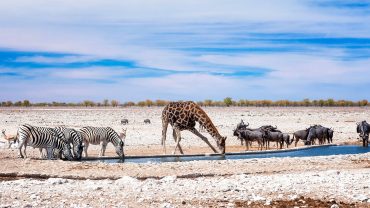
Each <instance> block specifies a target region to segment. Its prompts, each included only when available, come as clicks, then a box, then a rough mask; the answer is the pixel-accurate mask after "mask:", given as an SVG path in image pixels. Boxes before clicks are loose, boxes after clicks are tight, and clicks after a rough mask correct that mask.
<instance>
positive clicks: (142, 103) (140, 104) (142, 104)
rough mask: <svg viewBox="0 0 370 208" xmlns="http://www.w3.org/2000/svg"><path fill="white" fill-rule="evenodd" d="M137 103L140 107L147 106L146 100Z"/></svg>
mask: <svg viewBox="0 0 370 208" xmlns="http://www.w3.org/2000/svg"><path fill="white" fill-rule="evenodd" d="M137 105H138V106H140V107H144V106H146V102H145V101H139V102H138V103H137Z"/></svg>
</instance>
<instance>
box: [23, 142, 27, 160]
mask: <svg viewBox="0 0 370 208" xmlns="http://www.w3.org/2000/svg"><path fill="white" fill-rule="evenodd" d="M26 149H27V145H26V144H24V149H23V153H24V158H27V153H26Z"/></svg>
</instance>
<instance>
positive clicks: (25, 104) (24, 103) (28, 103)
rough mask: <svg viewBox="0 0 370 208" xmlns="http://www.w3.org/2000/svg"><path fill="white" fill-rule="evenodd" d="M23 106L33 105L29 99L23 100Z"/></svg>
mask: <svg viewBox="0 0 370 208" xmlns="http://www.w3.org/2000/svg"><path fill="white" fill-rule="evenodd" d="M22 105H23V106H25V107H29V106H30V105H31V103H30V101H29V100H23V104H22Z"/></svg>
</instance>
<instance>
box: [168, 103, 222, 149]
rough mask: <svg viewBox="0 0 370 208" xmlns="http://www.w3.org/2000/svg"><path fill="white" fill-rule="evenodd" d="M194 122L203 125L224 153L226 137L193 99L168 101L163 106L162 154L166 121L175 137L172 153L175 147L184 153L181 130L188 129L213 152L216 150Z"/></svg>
mask: <svg viewBox="0 0 370 208" xmlns="http://www.w3.org/2000/svg"><path fill="white" fill-rule="evenodd" d="M195 122H199V125H201V126H203V127H204V129H205V130H206V131H207V132H208V133H209V134H210V135H211V136H212V137H213V138H214V139H215V140H216V143H217V147H218V149H219V152H220V153H221V154H225V140H226V137H222V136H221V135H220V134H219V133H218V131H217V129H216V127H215V126H214V125H213V123H212V121H211V119H210V118H209V117H208V115H207V114H206V112H204V111H203V109H201V108H200V106H199V105H197V104H196V103H194V102H193V101H186V102H170V103H169V104H167V105H166V106H165V108H164V109H163V111H162V145H163V151H164V154H166V134H167V127H168V123H170V124H171V126H172V129H173V131H172V135H173V138H174V139H175V142H176V146H175V149H174V151H173V154H175V153H176V150H177V148H179V151H180V153H181V154H184V152H183V150H182V148H181V146H180V141H181V133H180V132H181V131H182V130H188V131H190V132H192V133H193V134H195V135H196V136H198V137H200V138H201V139H202V140H203V141H204V142H205V143H206V144H207V145H208V146H209V147H210V148H211V149H212V150H213V151H214V152H215V153H217V150H216V149H215V148H214V147H213V146H212V145H211V143H210V142H209V141H208V139H207V137H205V136H203V135H202V134H201V133H199V132H198V130H196V128H195Z"/></svg>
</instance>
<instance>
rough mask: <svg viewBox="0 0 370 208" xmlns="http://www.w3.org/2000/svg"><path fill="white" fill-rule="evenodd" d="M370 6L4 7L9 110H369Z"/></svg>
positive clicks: (231, 0)
mask: <svg viewBox="0 0 370 208" xmlns="http://www.w3.org/2000/svg"><path fill="white" fill-rule="evenodd" d="M369 22H370V1H356V0H353V1H343V0H339V1H334V0H333V1H330V0H323V1H316V0H312V1H310V0H280V1H263V2H262V1H258V0H250V1H247V0H202V1H196V0H186V1H185V0H178V1H172V0H152V1H147V0H130V1H128V0H122V1H121V0H120V1H119V0H105V1H103V0H101V1H97V0H79V1H72V0H63V1H62V0H55V1H47V0H34V1H26V0H12V1H1V2H0V87H1V89H2V90H1V91H0V100H23V99H29V100H31V101H32V102H41V101H65V102H77V101H82V100H85V99H91V100H94V101H101V100H103V99H105V98H107V99H118V100H120V101H122V102H124V101H129V100H131V101H138V100H144V99H166V100H204V99H214V100H221V99H223V98H225V97H228V96H229V97H232V98H233V99H235V100H238V99H271V100H278V99H290V100H301V99H304V98H311V99H321V98H323V99H326V98H334V99H350V100H359V99H370V97H369V95H368V93H366V92H367V90H365V89H367V88H369V87H370V79H369V78H370V24H369Z"/></svg>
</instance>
